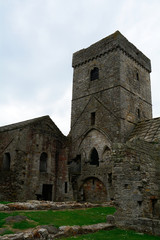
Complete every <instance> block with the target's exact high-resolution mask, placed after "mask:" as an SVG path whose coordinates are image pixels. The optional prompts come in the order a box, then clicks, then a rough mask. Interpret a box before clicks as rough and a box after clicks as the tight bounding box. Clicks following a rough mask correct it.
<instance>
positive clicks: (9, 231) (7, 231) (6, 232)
mask: <svg viewBox="0 0 160 240" xmlns="http://www.w3.org/2000/svg"><path fill="white" fill-rule="evenodd" d="M12 233H14V232H13V231H11V230H8V229H6V230H5V231H4V233H2V234H1V235H0V236H3V235H6V234H12Z"/></svg>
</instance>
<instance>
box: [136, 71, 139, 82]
mask: <svg viewBox="0 0 160 240" xmlns="http://www.w3.org/2000/svg"><path fill="white" fill-rule="evenodd" d="M136 79H137V80H138V81H139V74H138V72H137V73H136Z"/></svg>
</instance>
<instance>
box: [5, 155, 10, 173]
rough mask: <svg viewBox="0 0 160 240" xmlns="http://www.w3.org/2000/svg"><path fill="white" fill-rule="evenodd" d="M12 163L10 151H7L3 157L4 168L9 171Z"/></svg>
mask: <svg viewBox="0 0 160 240" xmlns="http://www.w3.org/2000/svg"><path fill="white" fill-rule="evenodd" d="M10 165H11V156H10V153H5V154H4V157H3V170H4V171H9V170H10Z"/></svg>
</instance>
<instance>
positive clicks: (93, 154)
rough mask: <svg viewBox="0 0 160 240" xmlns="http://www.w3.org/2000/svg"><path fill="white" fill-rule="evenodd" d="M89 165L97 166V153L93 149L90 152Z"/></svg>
mask: <svg viewBox="0 0 160 240" xmlns="http://www.w3.org/2000/svg"><path fill="white" fill-rule="evenodd" d="M90 164H91V165H97V166H99V156H98V152H97V150H96V149H95V148H93V150H92V152H91V157H90Z"/></svg>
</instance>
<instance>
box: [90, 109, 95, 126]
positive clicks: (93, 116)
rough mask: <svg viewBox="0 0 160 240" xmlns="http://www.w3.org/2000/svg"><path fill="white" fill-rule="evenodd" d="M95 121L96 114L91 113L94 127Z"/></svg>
mask: <svg viewBox="0 0 160 240" xmlns="http://www.w3.org/2000/svg"><path fill="white" fill-rule="evenodd" d="M95 120H96V113H95V112H92V113H91V125H92V126H93V125H94V124H95Z"/></svg>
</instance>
